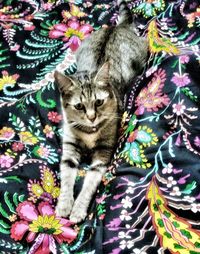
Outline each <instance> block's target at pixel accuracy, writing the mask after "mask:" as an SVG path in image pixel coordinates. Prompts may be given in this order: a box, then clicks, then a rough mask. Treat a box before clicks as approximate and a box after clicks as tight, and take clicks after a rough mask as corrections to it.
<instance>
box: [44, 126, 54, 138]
mask: <svg viewBox="0 0 200 254" xmlns="http://www.w3.org/2000/svg"><path fill="white" fill-rule="evenodd" d="M43 132H44V133H45V135H46V137H47V138H53V135H54V131H53V128H52V127H51V126H49V125H48V124H47V125H45V127H44V129H43Z"/></svg>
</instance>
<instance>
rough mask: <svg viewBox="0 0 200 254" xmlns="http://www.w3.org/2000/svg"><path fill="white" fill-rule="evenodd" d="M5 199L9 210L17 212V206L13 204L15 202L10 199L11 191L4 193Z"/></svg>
mask: <svg viewBox="0 0 200 254" xmlns="http://www.w3.org/2000/svg"><path fill="white" fill-rule="evenodd" d="M4 200H5V203H6V205H7V206H8V208H9V210H10V211H11V212H12V213H16V212H15V208H14V206H13V204H12V203H11V201H10V199H9V192H7V191H6V192H5V193H4Z"/></svg>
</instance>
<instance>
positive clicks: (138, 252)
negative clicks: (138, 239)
mask: <svg viewBox="0 0 200 254" xmlns="http://www.w3.org/2000/svg"><path fill="white" fill-rule="evenodd" d="M131 254H147V253H146V251H141V250H140V249H138V248H136V249H133V252H132V253H131Z"/></svg>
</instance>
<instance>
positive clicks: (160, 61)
mask: <svg viewBox="0 0 200 254" xmlns="http://www.w3.org/2000/svg"><path fill="white" fill-rule="evenodd" d="M127 3H128V7H129V8H130V9H131V10H132V12H133V15H135V17H136V18H135V22H136V23H137V27H138V34H141V35H142V36H145V37H147V39H148V43H149V57H148V60H147V63H146V66H145V69H144V71H143V73H142V74H141V75H140V76H139V77H137V79H136V80H135V81H134V82H133V83H132V84H130V89H129V91H127V94H126V96H125V101H124V103H125V105H126V106H125V112H124V114H123V118H122V121H121V128H120V138H119V142H118V147H117V150H116V153H115V155H114V157H113V161H112V163H111V166H110V167H109V168H108V171H107V173H106V175H105V176H104V177H103V179H102V184H101V186H100V187H99V190H98V191H97V194H96V195H95V197H94V199H93V201H92V203H91V206H90V209H89V212H88V217H87V218H86V220H85V221H84V222H83V223H81V224H79V225H72V224H71V223H70V221H69V220H67V218H60V217H57V216H56V214H55V204H56V201H57V198H58V196H59V191H60V185H59V183H60V181H59V161H60V157H61V153H62V150H61V140H62V128H61V123H62V114H61V112H60V99H59V92H58V89H57V87H56V86H55V84H54V78H53V72H54V70H55V69H57V70H58V71H60V72H63V73H66V74H72V73H74V72H75V70H76V66H75V63H74V51H75V50H76V49H77V48H78V47H79V46H80V44H81V42H82V41H83V40H84V39H85V38H86V37H87V36H89V35H90V33H92V32H93V31H95V30H98V29H100V28H101V27H106V26H109V25H114V24H116V21H117V17H118V10H117V5H116V2H115V1H107V0H96V1H90V0H88V1H81V0H75V1H64V0H58V1H53V0H48V1H47V0H41V1H40V0H31V1H29V0H19V1H14V0H5V1H1V3H0V26H1V29H0V38H1V40H0V116H1V121H0V148H1V149H0V253H12V254H13V253H21V254H22V253H24V254H25V253H27V254H28V253H30V254H33V253H36V254H48V253H53V254H55V253H64V254H68V253H77V254H78V253H79V254H80V253H81V254H86V253H87V254H93V253H97V254H100V253H109V254H121V253H134V254H149V253H165V254H168V253H176V254H197V253H200V227H199V218H200V191H199V189H200V186H199V183H200V162H199V155H200V128H199V118H200V113H199V112H200V111H199V108H200V104H199V97H200V89H199V71H200V67H199V61H200V36H199V35H200V33H199V29H200V4H199V2H198V1H197V0H192V1H187V0H180V1H173V0H170V1H165V0H156V1H145V0H140V1H139V0H132V1H128V2H127ZM85 171H86V168H83V169H82V170H80V171H79V174H78V176H77V181H76V187H75V190H76V194H77V193H78V191H79V189H80V186H81V181H82V180H83V179H84V175H85Z"/></svg>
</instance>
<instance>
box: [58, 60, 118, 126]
mask: <svg viewBox="0 0 200 254" xmlns="http://www.w3.org/2000/svg"><path fill="white" fill-rule="evenodd" d="M108 69H109V65H108V63H105V64H104V65H103V66H102V67H101V68H100V70H99V71H98V73H97V74H95V75H90V76H88V75H82V76H80V74H75V75H73V76H64V75H63V74H61V73H59V72H57V71H56V72H55V81H56V83H57V85H58V87H59V90H60V92H61V95H62V103H63V108H64V112H65V114H66V116H67V120H68V122H69V123H71V124H72V125H74V126H77V127H78V126H79V127H81V126H86V127H91V128H94V129H95V128H96V127H98V126H99V125H100V124H101V123H103V122H104V121H106V120H109V119H113V118H116V117H117V111H118V103H117V98H116V95H115V92H114V90H113V87H112V86H111V85H110V83H109V75H108Z"/></svg>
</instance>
